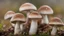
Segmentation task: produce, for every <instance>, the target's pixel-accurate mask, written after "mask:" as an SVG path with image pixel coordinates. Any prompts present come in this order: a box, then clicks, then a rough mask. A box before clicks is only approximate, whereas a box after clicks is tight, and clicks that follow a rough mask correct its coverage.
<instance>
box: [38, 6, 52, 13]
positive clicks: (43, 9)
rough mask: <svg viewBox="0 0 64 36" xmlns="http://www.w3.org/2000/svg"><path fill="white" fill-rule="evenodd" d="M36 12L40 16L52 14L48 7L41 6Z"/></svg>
mask: <svg viewBox="0 0 64 36" xmlns="http://www.w3.org/2000/svg"><path fill="white" fill-rule="evenodd" d="M38 12H39V13H41V14H53V10H52V8H51V7H49V6H48V5H43V6H41V7H40V8H39V9H38Z"/></svg>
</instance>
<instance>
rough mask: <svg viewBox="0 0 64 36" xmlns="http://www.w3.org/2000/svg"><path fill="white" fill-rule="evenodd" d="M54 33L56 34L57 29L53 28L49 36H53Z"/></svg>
mask: <svg viewBox="0 0 64 36" xmlns="http://www.w3.org/2000/svg"><path fill="white" fill-rule="evenodd" d="M56 32H57V27H56V26H54V27H53V29H52V31H51V35H52V36H55V35H56Z"/></svg>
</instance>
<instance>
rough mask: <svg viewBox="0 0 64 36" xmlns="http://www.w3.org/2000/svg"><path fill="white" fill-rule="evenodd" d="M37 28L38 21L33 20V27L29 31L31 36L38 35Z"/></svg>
mask: <svg viewBox="0 0 64 36" xmlns="http://www.w3.org/2000/svg"><path fill="white" fill-rule="evenodd" d="M37 27H38V24H37V21H36V20H32V22H31V26H30V30H29V35H33V34H36V32H37Z"/></svg>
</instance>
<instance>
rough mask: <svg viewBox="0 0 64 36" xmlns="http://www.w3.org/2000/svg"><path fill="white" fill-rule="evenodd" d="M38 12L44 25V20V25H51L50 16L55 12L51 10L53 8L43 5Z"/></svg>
mask: <svg viewBox="0 0 64 36" xmlns="http://www.w3.org/2000/svg"><path fill="white" fill-rule="evenodd" d="M38 12H39V13H40V14H41V15H42V17H43V18H42V22H41V23H43V20H44V23H45V24H48V23H49V20H48V16H47V15H49V14H53V10H52V9H51V7H49V6H48V5H43V6H41V7H40V8H39V9H38Z"/></svg>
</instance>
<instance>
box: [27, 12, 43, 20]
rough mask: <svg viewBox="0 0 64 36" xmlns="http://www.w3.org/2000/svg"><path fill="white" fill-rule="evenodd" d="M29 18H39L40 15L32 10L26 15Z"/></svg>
mask: <svg viewBox="0 0 64 36" xmlns="http://www.w3.org/2000/svg"><path fill="white" fill-rule="evenodd" d="M28 18H29V19H41V18H42V16H41V15H40V14H39V13H37V12H32V13H30V14H29V15H28Z"/></svg>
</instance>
